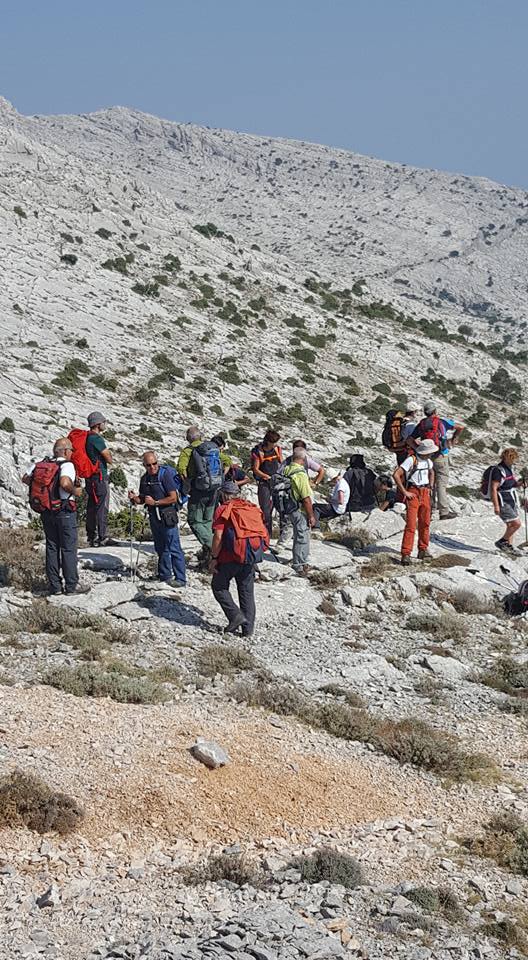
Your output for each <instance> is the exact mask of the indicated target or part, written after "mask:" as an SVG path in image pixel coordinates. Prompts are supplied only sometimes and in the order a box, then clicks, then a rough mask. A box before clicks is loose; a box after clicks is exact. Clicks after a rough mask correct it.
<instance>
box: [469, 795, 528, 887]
mask: <svg viewBox="0 0 528 960" xmlns="http://www.w3.org/2000/svg"><path fill="white" fill-rule="evenodd" d="M463 843H464V846H465V847H466V848H467V849H468V850H469V852H470V853H472V854H475V855H476V856H477V857H485V858H486V859H487V860H494V861H495V863H498V864H499V866H500V867H505V868H506V869H507V870H511V871H512V872H513V873H520V874H522V875H523V876H524V877H528V825H527V824H525V823H524V822H523V820H521V818H520V817H518V816H517V814H515V813H511V812H509V811H506V812H505V813H500V814H497V816H495V817H492V819H491V820H490V821H489V822H488V823H487V824H486V826H485V828H484V834H483V835H482V836H480V837H475V838H469V839H468V838H466V839H465V840H464V841H463Z"/></svg>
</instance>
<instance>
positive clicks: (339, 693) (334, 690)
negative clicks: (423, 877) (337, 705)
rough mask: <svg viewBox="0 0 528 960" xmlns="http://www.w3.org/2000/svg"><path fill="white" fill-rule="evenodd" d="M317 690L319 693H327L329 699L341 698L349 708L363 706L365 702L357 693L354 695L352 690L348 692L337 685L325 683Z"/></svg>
mask: <svg viewBox="0 0 528 960" xmlns="http://www.w3.org/2000/svg"><path fill="white" fill-rule="evenodd" d="M319 690H320V691H321V693H328V694H329V695H330V696H331V697H341V698H342V699H343V700H344V701H345V703H348V706H349V707H364V706H365V701H364V700H363V697H360V695H359V693H356V692H355V691H354V690H348V689H347V688H346V687H342V686H341V684H339V683H325V684H324V686H323V687H319Z"/></svg>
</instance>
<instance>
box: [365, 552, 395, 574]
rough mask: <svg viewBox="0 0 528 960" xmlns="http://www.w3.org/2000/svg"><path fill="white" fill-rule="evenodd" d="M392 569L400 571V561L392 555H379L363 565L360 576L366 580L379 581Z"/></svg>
mask: <svg viewBox="0 0 528 960" xmlns="http://www.w3.org/2000/svg"><path fill="white" fill-rule="evenodd" d="M391 569H393V570H396V569H399V563H398V560H397V559H396V558H395V557H394V556H393V555H392V554H390V553H377V554H375V556H373V557H370V559H369V560H367V562H366V563H363V564H362V565H361V567H360V570H359V575H360V576H361V577H365V578H366V579H372V580H377V579H379V578H381V577H383V576H384V575H385V574H386V573H389V572H390V570H391Z"/></svg>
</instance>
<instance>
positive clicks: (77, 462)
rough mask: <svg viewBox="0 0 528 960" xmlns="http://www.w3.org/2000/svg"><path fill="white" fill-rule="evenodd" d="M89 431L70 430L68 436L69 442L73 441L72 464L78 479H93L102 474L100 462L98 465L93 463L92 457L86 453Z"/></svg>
mask: <svg viewBox="0 0 528 960" xmlns="http://www.w3.org/2000/svg"><path fill="white" fill-rule="evenodd" d="M89 432H90V431H89V430H80V429H79V428H76V429H75V430H70V432H69V434H68V440H71V445H72V447H73V453H72V456H71V462H72V463H73V465H74V467H75V473H76V475H77V476H78V477H82V478H83V479H84V480H86V479H87V478H88V477H93V475H94V473H97V472H100V470H101V467H100V464H99V461H97V463H92V461H91V460H90V457H89V456H88V454H87V453H86V441H87V439H88V434H89Z"/></svg>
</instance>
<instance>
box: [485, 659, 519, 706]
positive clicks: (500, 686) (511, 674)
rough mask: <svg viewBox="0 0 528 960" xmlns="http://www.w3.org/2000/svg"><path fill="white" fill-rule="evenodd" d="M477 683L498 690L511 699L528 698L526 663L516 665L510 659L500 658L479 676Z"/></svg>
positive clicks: (516, 663) (514, 661)
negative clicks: (511, 697)
mask: <svg viewBox="0 0 528 960" xmlns="http://www.w3.org/2000/svg"><path fill="white" fill-rule="evenodd" d="M478 681H479V683H483V684H484V685H485V686H486V687H492V689H493V690H500V691H501V693H507V694H509V695H510V696H513V697H526V696H528V663H518V662H517V661H516V660H513V659H512V658H511V657H501V658H500V660H497V661H496V662H495V663H494V664H493V666H492V667H491V668H490V669H489V670H486V671H484V672H483V673H481V674H479V676H478Z"/></svg>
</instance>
